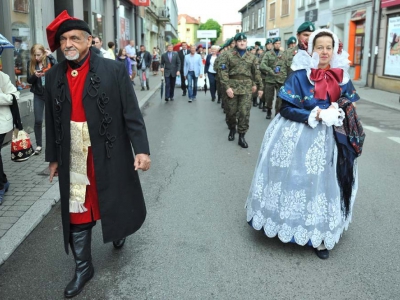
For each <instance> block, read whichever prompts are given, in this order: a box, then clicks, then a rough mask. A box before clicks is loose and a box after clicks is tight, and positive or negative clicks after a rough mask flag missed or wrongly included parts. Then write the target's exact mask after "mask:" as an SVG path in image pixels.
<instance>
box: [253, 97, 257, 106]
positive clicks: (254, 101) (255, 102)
mask: <svg viewBox="0 0 400 300" xmlns="http://www.w3.org/2000/svg"><path fill="white" fill-rule="evenodd" d="M253 106H254V107H257V97H253Z"/></svg>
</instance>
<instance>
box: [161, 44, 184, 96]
mask: <svg viewBox="0 0 400 300" xmlns="http://www.w3.org/2000/svg"><path fill="white" fill-rule="evenodd" d="M172 50H173V45H172V44H169V45H168V47H167V52H165V53H164V54H163V55H161V69H160V71H161V73H164V78H165V101H174V93H175V82H176V76H179V75H180V72H179V70H180V69H181V60H180V59H179V56H178V53H176V52H174V51H172Z"/></svg>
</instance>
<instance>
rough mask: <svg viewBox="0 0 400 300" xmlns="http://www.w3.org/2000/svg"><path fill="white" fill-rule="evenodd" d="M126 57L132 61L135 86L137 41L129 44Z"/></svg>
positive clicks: (126, 48)
mask: <svg viewBox="0 0 400 300" xmlns="http://www.w3.org/2000/svg"><path fill="white" fill-rule="evenodd" d="M125 50H126V55H127V56H128V57H129V58H130V59H131V68H132V75H131V80H132V84H133V85H135V81H134V80H135V77H136V73H137V62H136V48H135V41H134V40H130V41H129V44H128V45H126V46H125Z"/></svg>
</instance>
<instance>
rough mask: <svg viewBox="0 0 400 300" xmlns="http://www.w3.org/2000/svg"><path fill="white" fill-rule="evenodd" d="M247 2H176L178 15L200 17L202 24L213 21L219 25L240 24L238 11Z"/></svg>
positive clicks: (209, 0) (189, 0)
mask: <svg viewBox="0 0 400 300" xmlns="http://www.w3.org/2000/svg"><path fill="white" fill-rule="evenodd" d="M248 2H249V0H197V1H192V0H176V4H177V5H178V14H187V15H189V16H191V17H194V18H196V19H197V18H198V17H201V21H202V22H206V21H207V20H208V19H214V20H216V21H217V22H218V23H219V24H221V25H222V24H225V23H231V22H240V21H241V20H242V17H241V16H242V15H241V14H240V13H238V10H239V9H241V8H242V7H243V6H245V5H246V3H248Z"/></svg>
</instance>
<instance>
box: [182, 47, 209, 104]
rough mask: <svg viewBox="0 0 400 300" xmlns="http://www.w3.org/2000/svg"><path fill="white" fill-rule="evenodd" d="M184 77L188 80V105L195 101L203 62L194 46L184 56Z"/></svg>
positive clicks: (201, 75)
mask: <svg viewBox="0 0 400 300" xmlns="http://www.w3.org/2000/svg"><path fill="white" fill-rule="evenodd" d="M183 68H184V72H185V77H186V78H187V80H188V93H189V103H191V102H192V101H193V100H196V95H197V79H198V77H199V76H200V78H202V77H203V72H204V71H203V61H202V60H201V56H200V54H197V53H196V46H191V47H190V54H189V55H186V56H185V65H184V67H183Z"/></svg>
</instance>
